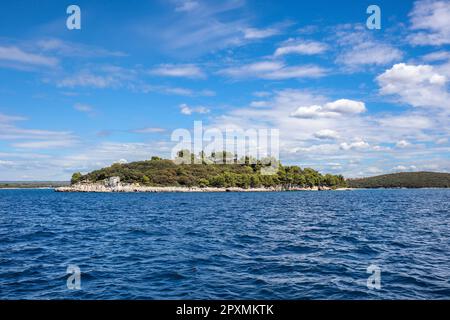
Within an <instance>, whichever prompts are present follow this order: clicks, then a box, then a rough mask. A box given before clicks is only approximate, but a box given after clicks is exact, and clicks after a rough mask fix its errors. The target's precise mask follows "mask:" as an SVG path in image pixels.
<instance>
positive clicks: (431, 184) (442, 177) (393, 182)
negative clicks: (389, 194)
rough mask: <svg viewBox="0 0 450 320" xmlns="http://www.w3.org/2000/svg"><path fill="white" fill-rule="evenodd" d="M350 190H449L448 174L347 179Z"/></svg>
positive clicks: (416, 173)
mask: <svg viewBox="0 0 450 320" xmlns="http://www.w3.org/2000/svg"><path fill="white" fill-rule="evenodd" d="M347 183H348V185H349V187H351V188H450V173H439V172H402V173H393V174H385V175H382V176H376V177H370V178H362V179H349V180H347Z"/></svg>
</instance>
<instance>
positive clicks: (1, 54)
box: [0, 46, 59, 67]
mask: <svg viewBox="0 0 450 320" xmlns="http://www.w3.org/2000/svg"><path fill="white" fill-rule="evenodd" d="M0 61H6V62H10V63H17V64H20V65H28V66H44V67H55V66H56V65H58V63H59V62H58V59H56V58H53V57H47V56H43V55H39V54H35V53H30V52H25V51H23V50H22V49H20V48H18V47H2V46H0Z"/></svg>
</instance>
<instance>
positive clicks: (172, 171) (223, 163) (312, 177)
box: [71, 151, 347, 190]
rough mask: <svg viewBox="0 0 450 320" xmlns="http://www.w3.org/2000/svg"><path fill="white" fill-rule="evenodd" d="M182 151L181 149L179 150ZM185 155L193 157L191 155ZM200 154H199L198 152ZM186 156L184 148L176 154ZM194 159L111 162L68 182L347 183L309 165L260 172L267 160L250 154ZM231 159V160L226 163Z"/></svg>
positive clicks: (282, 185)
mask: <svg viewBox="0 0 450 320" xmlns="http://www.w3.org/2000/svg"><path fill="white" fill-rule="evenodd" d="M181 153H183V152H181ZM187 157H188V158H189V159H191V160H194V157H195V156H194V155H193V154H189V153H188V155H187ZM199 157H200V156H199ZM179 159H186V151H184V158H183V154H180V155H179ZM196 159H197V162H199V163H198V164H197V163H194V164H192V162H193V161H189V163H182V162H181V163H179V164H177V159H175V161H173V160H167V159H162V158H159V157H152V158H151V159H150V160H147V161H138V162H132V163H126V164H120V163H115V164H113V165H112V166H110V167H107V168H103V169H100V170H95V171H92V172H90V173H88V174H85V175H83V174H81V173H79V172H77V173H74V174H73V176H72V180H71V183H72V185H75V184H83V183H100V182H102V181H105V180H107V179H109V178H112V177H118V178H120V181H121V183H126V184H139V185H140V186H148V187H199V188H205V187H211V188H233V187H236V188H242V189H251V188H271V187H278V188H282V189H284V190H289V189H293V188H296V187H298V188H313V187H323V188H330V189H336V188H345V187H347V183H346V181H345V179H344V177H343V176H342V175H332V174H325V175H322V174H321V173H319V172H318V171H316V170H314V169H311V168H304V169H302V168H300V167H298V166H283V165H282V164H281V163H280V162H278V161H277V167H276V168H277V169H276V171H275V172H274V174H270V175H266V174H263V173H262V172H263V170H262V169H264V168H265V167H269V166H270V164H265V163H272V164H273V159H272V160H271V162H270V161H264V159H263V160H261V161H260V160H256V159H252V158H250V157H245V158H241V159H237V157H236V156H232V155H230V154H229V153H226V152H223V153H213V154H211V156H209V157H206V156H203V155H202V156H201V157H200V160H199V158H196ZM230 162H231V163H230Z"/></svg>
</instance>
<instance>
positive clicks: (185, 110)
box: [180, 103, 210, 115]
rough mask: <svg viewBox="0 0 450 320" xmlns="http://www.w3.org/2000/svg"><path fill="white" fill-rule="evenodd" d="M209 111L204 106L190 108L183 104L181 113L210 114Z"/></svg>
mask: <svg viewBox="0 0 450 320" xmlns="http://www.w3.org/2000/svg"><path fill="white" fill-rule="evenodd" d="M209 111H210V110H209V109H208V108H206V107H203V106H197V107H190V106H188V105H187V104H185V103H183V104H181V105H180V112H181V113H182V114H184V115H191V114H193V113H200V114H205V113H209Z"/></svg>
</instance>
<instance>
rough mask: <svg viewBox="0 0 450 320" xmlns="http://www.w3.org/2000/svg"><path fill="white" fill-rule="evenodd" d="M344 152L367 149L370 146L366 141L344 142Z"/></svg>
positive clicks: (342, 144) (342, 147) (341, 146)
mask: <svg viewBox="0 0 450 320" xmlns="http://www.w3.org/2000/svg"><path fill="white" fill-rule="evenodd" d="M339 146H340V148H341V149H342V150H346V151H347V150H351V149H367V148H369V147H370V145H369V144H368V143H367V142H366V141H362V140H361V141H355V142H351V143H347V142H343V143H341V144H340V145H339Z"/></svg>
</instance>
